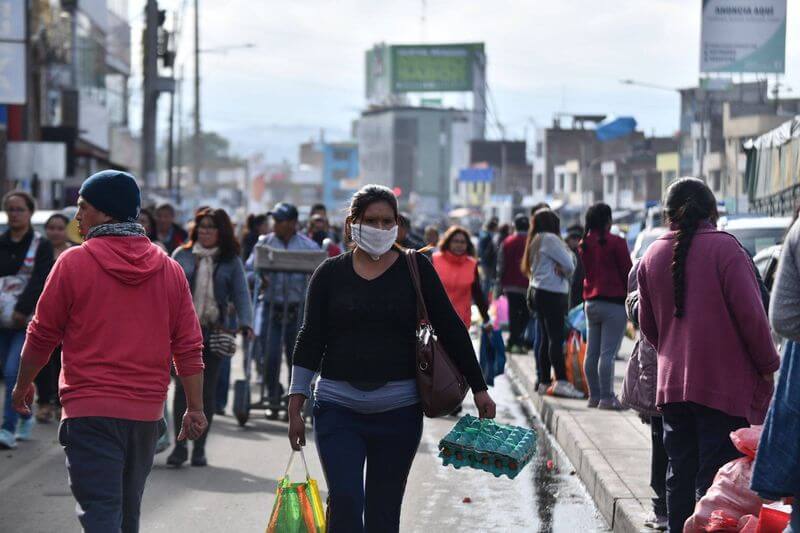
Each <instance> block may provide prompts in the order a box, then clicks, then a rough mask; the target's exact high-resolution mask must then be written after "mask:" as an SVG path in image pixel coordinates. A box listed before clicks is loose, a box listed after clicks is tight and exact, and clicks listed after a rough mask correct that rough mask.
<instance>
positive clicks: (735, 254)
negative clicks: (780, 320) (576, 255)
mask: <svg viewBox="0 0 800 533" xmlns="http://www.w3.org/2000/svg"><path fill="white" fill-rule="evenodd" d="M674 243H675V237H674V232H670V233H667V234H666V235H665V236H663V237H661V238H659V239H658V240H656V242H654V243H653V244H652V245H651V246H650V248H648V250H647V252H646V253H645V255H644V257H643V258H642V261H641V264H640V266H639V273H638V281H639V324H640V327H641V331H642V334H643V335H644V337H645V338H646V339H647V340H648V341H650V343H651V344H652V345H653V346H654V347H655V348H656V351H657V352H658V392H657V399H656V402H657V404H658V405H659V406H662V405H665V404H668V403H674V402H694V403H698V404H700V405H704V406H706V407H710V408H712V409H717V410H719V411H722V412H724V413H727V414H728V415H731V416H736V417H742V418H746V419H747V420H748V421H749V422H750V423H751V424H761V423H762V422H763V421H764V416H765V414H766V411H767V406H768V404H769V400H770V397H771V396H772V389H773V386H772V382H771V381H767V380H765V379H764V378H763V377H762V375H766V374H772V373H773V372H775V371H776V370H777V369H778V367H779V366H780V359H779V358H778V354H777V353H776V351H775V345H774V344H773V342H772V337H771V334H770V328H769V323H768V322H767V314H766V312H765V311H764V306H763V305H762V304H761V296H760V292H759V287H758V283H757V282H756V276H755V273H754V271H753V266H752V263H751V261H750V259H749V257H748V255H747V252H746V251H745V250H744V249H743V248H742V247H741V245H740V244H739V242H738V241H737V240H736V238H735V237H733V236H732V235H730V234H728V233H725V232H721V231H717V230H716V229H714V228H713V226H711V225H710V224H703V225H702V226H701V227H700V228H699V229H698V230H697V232H696V234H695V236H694V239H693V240H692V244H691V247H690V248H689V253H688V256H687V259H686V265H685V280H686V281H685V283H686V285H685V305H684V316H683V317H682V318H676V317H675V316H674V311H675V301H674V298H673V284H672V274H671V271H670V265H671V264H672V247H673V245H674Z"/></svg>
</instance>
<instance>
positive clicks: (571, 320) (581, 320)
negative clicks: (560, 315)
mask: <svg viewBox="0 0 800 533" xmlns="http://www.w3.org/2000/svg"><path fill="white" fill-rule="evenodd" d="M567 327H568V328H570V329H576V330H578V332H579V333H580V334H581V336H582V337H583V338H584V339H586V338H588V336H589V323H588V322H587V321H586V311H584V309H583V304H580V305H576V306H575V307H573V308H572V309H570V310H569V313H567Z"/></svg>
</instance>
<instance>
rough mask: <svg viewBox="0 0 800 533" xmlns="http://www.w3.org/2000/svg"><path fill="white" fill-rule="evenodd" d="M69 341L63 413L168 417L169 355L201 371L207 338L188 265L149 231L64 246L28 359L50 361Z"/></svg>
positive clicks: (182, 367)
mask: <svg viewBox="0 0 800 533" xmlns="http://www.w3.org/2000/svg"><path fill="white" fill-rule="evenodd" d="M59 343H61V344H62V355H61V361H62V367H61V376H60V378H59V395H60V397H61V403H62V405H63V418H77V417H86V416H103V417H111V418H122V419H127V420H141V421H153V420H158V419H160V418H161V417H162V416H163V411H164V400H165V399H166V397H167V387H168V386H169V379H170V361H171V360H173V361H174V363H175V368H176V370H177V373H178V375H180V376H191V375H194V374H198V373H200V372H202V371H203V360H202V349H203V336H202V333H201V332H200V325H199V323H198V321H197V315H196V314H195V311H194V305H193V304H192V295H191V292H190V289H189V284H188V282H187V281H186V275H185V274H184V272H183V269H182V268H181V267H180V266H179V265H178V264H177V263H176V262H175V261H173V260H172V259H170V258H169V257H167V255H166V254H165V253H164V252H163V251H162V250H161V249H160V248H158V247H157V246H155V245H153V244H151V243H150V241H149V240H148V239H147V238H146V237H95V238H93V239H90V240H88V241H87V242H86V243H84V244H83V245H81V246H77V247H75V248H71V249H69V250H67V251H66V252H64V253H63V254H61V256H60V257H59V258H58V261H56V264H55V266H54V267H53V270H52V271H51V273H50V276H49V277H48V278H47V282H46V284H45V287H44V291H43V292H42V296H41V297H40V298H39V303H38V305H37V306H36V313H35V315H34V317H33V320H32V321H31V323H30V324H29V325H28V335H27V338H26V340H25V347H24V348H23V350H22V357H23V359H24V360H25V361H27V362H31V363H32V364H35V365H37V366H43V365H44V364H45V363H46V362H47V359H48V358H49V357H50V354H51V353H52V352H53V349H54V348H55V347H56V346H58V344H59Z"/></svg>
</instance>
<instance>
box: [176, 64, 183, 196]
mask: <svg viewBox="0 0 800 533" xmlns="http://www.w3.org/2000/svg"><path fill="white" fill-rule="evenodd" d="M177 85H178V87H177V89H176V91H177V93H178V149H177V152H178V153H177V154H175V155H176V156H177V159H178V180H177V183H176V186H175V195H176V197H175V202H176V203H177V204H178V205H179V206H180V205H181V180H182V178H183V65H181V68H180V70H179V71H178V80H177Z"/></svg>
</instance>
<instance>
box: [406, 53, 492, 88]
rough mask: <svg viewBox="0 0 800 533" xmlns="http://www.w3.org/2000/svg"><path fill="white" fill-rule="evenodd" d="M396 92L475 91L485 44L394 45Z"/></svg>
mask: <svg viewBox="0 0 800 533" xmlns="http://www.w3.org/2000/svg"><path fill="white" fill-rule="evenodd" d="M391 50H392V60H391V62H392V92H395V93H402V92H417V91H436V92H439V91H471V90H472V80H473V74H472V73H473V69H474V68H475V61H476V60H478V59H480V60H481V61H482V60H483V44H481V43H473V44H441V45H407V46H392V47H391Z"/></svg>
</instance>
